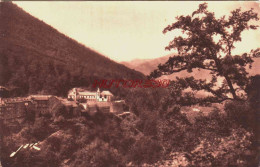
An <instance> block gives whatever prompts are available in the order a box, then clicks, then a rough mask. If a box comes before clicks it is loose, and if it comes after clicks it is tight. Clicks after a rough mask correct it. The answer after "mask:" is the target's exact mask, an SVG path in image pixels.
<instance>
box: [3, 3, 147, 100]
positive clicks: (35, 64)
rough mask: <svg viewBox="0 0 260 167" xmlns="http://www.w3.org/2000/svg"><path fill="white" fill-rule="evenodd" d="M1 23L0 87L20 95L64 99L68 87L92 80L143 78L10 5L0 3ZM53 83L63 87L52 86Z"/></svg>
mask: <svg viewBox="0 0 260 167" xmlns="http://www.w3.org/2000/svg"><path fill="white" fill-rule="evenodd" d="M0 22H1V28H0V34H1V36H0V40H1V44H0V60H1V63H0V77H1V78H2V79H1V81H0V85H3V86H16V87H20V88H22V89H24V91H23V93H22V94H26V93H37V92H40V91H43V92H45V93H53V94H63V95H65V92H66V91H68V90H69V89H70V88H71V87H74V86H89V85H91V83H92V82H93V80H94V79H144V78H145V76H144V75H143V74H142V73H141V72H138V71H135V70H132V69H129V68H128V67H126V66H124V65H122V64H119V63H117V62H115V61H114V60H111V59H109V58H108V57H105V56H104V55H102V54H100V53H98V52H97V51H94V50H92V49H90V48H88V47H86V46H84V45H83V44H81V43H79V42H77V41H75V40H74V39H72V38H70V37H68V36H66V35H64V34H62V33H60V32H59V31H58V30H56V29H55V28H53V27H51V26H50V25H48V24H46V23H44V22H43V21H40V20H39V19H38V18H36V17H34V16H31V15H30V14H28V13H27V12H25V11H23V10H22V9H21V8H19V7H18V6H17V5H15V4H13V3H11V2H1V3H0ZM23 75H24V76H23ZM55 79H57V80H58V82H61V83H62V82H63V83H64V84H63V83H62V85H61V83H55V82H56V81H55ZM47 81H48V83H47ZM33 82H36V84H35V83H33ZM34 85H37V86H34ZM45 85H47V86H45ZM49 85H50V86H49ZM47 87H52V88H51V89H52V90H49V88H47ZM62 87H63V88H64V91H62V90H61V89H62ZM53 89H60V90H58V91H53Z"/></svg>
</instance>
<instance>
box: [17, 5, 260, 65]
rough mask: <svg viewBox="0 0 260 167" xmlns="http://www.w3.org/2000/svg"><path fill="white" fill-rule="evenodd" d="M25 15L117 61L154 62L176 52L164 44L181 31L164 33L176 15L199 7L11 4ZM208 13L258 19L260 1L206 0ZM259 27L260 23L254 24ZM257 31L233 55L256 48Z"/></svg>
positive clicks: (259, 40)
mask: <svg viewBox="0 0 260 167" xmlns="http://www.w3.org/2000/svg"><path fill="white" fill-rule="evenodd" d="M13 3H15V4H17V5H18V6H19V7H21V8H22V9H24V10H25V11H26V12H28V13H30V14H31V15H33V16H35V17H36V18H38V19H40V20H42V21H44V22H45V23H47V24H49V25H51V26H52V27H54V28H55V29H57V30H58V31H60V32H61V33H63V34H65V35H67V36H69V37H71V38H73V39H75V40H77V41H78V42H79V43H81V44H84V45H85V46H87V47H89V48H91V49H93V50H95V51H97V52H99V53H101V54H103V55H105V56H106V57H109V58H110V59H112V60H115V61H117V62H121V61H130V60H134V59H153V58H157V57H161V56H165V55H168V54H170V53H173V52H174V51H165V49H164V48H165V46H167V45H168V43H169V42H170V41H171V40H172V39H173V38H174V37H175V36H176V35H179V32H170V33H167V34H163V33H162V30H163V29H164V28H165V27H166V26H167V25H169V24H171V23H173V22H174V21H175V17H176V16H179V15H189V14H191V13H192V12H193V11H194V10H196V9H197V8H198V5H199V4H200V3H202V2H201V1H200V2H197V1H189V2H188V1H184V2H181V1H176V2H174V1H165V2H158V1H156V2H154V1H153V2H148V1H146V2H144V1H118V2H116V1H110V2H105V1H103V2H102V1H76V2H75V1H67V2H66V1H52V2H51V1H35V2H33V1H15V2H13ZM207 3H208V10H209V11H213V12H215V15H216V17H220V16H223V15H228V14H229V13H230V11H231V10H234V9H236V8H239V7H241V9H242V10H248V9H250V8H254V10H255V11H256V12H258V13H259V14H258V15H259V17H260V3H259V1H258V2H257V1H255V2H243V1H229V2H227V1H219V2H217V1H209V2H207ZM257 24H258V25H260V23H259V21H258V22H257ZM259 44H260V31H259V29H258V30H257V31H246V32H243V33H242V42H241V43H238V44H236V45H235V46H236V47H237V48H236V50H235V51H234V52H233V53H238V54H239V53H241V52H246V51H250V50H251V49H255V48H257V47H259Z"/></svg>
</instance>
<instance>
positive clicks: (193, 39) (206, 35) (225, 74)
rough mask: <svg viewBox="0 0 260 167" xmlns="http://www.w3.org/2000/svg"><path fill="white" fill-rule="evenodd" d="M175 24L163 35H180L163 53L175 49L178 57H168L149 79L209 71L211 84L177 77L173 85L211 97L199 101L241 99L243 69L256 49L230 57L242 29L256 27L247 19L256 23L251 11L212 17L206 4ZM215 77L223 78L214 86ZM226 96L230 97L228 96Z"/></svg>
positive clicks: (246, 80) (254, 15) (243, 78)
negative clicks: (170, 32) (177, 33)
mask: <svg viewBox="0 0 260 167" xmlns="http://www.w3.org/2000/svg"><path fill="white" fill-rule="evenodd" d="M176 19H177V21H176V22H174V23H173V24H172V25H168V26H167V27H166V28H165V29H164V30H163V33H167V32H169V31H173V30H182V35H181V36H178V37H175V38H174V39H173V40H172V41H171V42H170V43H169V45H168V46H166V47H165V49H166V50H172V49H177V51H178V54H177V55H176V56H173V57H170V58H169V60H168V61H167V62H166V63H165V64H160V65H159V66H158V69H156V70H155V71H153V72H152V73H151V74H150V76H149V77H153V78H158V77H160V76H162V75H170V74H172V73H177V72H181V71H185V70H187V71H188V72H192V70H193V69H196V68H198V69H203V70H208V71H210V74H211V75H212V78H211V81H210V82H207V81H206V80H201V79H195V78H194V77H186V78H181V79H180V78H177V81H176V82H175V84H177V85H178V86H179V87H181V88H182V89H185V88H188V87H190V88H192V89H193V90H196V91H199V90H204V91H207V92H210V93H211V94H212V95H211V96H208V97H207V98H204V99H203V100H206V99H207V100H210V101H211V102H222V101H224V100H227V99H233V100H242V99H244V98H245V94H244V93H242V94H241V93H240V92H241V91H242V92H244V90H245V88H246V85H247V82H248V76H247V74H248V73H247V71H246V67H247V66H248V65H249V68H251V64H252V62H253V59H252V58H253V57H256V56H259V53H260V49H259V48H258V49H255V50H251V52H250V53H243V54H242V55H233V54H232V51H233V49H234V48H235V47H234V44H235V43H236V42H239V41H241V33H242V32H243V31H244V30H249V29H252V30H255V29H257V28H258V26H257V25H253V24H251V23H250V21H251V20H259V18H258V16H257V13H255V12H254V11H253V9H251V10H248V11H245V12H242V11H241V9H236V10H234V11H232V12H231V15H230V16H229V17H228V18H226V17H225V16H223V17H221V18H219V19H218V18H216V17H215V15H214V13H213V12H209V11H208V10H207V3H203V4H200V5H199V8H198V9H197V10H196V11H194V12H193V13H192V14H191V15H187V16H183V15H182V16H179V17H177V18H176ZM218 77H222V78H223V82H222V84H221V86H216V83H217V79H218ZM228 94H230V96H228Z"/></svg>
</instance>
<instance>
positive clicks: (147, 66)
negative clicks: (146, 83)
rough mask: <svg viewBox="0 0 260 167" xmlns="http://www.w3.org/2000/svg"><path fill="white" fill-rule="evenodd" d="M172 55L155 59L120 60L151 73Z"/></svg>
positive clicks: (144, 72) (130, 66)
mask: <svg viewBox="0 0 260 167" xmlns="http://www.w3.org/2000/svg"><path fill="white" fill-rule="evenodd" d="M170 56H173V54H170V55H167V56H163V57H159V58H155V59H134V60H132V61H129V62H126V61H123V62H120V63H121V64H124V65H125V66H127V67H129V68H131V69H135V70H137V71H140V72H142V73H143V74H145V75H149V74H150V73H151V72H152V71H153V70H155V69H156V68H157V66H158V65H159V64H160V63H165V62H166V61H167V60H168V59H169V57H170Z"/></svg>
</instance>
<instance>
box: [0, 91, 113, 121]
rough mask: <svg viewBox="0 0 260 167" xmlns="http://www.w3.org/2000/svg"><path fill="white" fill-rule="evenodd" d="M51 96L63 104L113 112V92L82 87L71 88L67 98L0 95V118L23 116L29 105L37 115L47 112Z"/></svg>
mask: <svg viewBox="0 0 260 167" xmlns="http://www.w3.org/2000/svg"><path fill="white" fill-rule="evenodd" d="M0 94H1V89H0ZM51 98H55V99H56V100H58V101H60V102H61V103H62V104H64V105H65V106H72V107H78V106H82V107H83V109H84V110H85V111H86V110H90V109H91V108H93V107H94V108H95V107H100V108H103V109H106V110H107V111H109V112H113V103H112V99H113V94H112V93H111V92H110V91H107V90H105V91H100V90H99V89H97V91H94V92H91V91H88V90H85V89H82V88H73V89H72V90H70V91H69V93H68V97H67V99H64V98H61V97H56V96H52V95H30V96H28V97H14V98H6V97H2V96H0V119H4V120H6V119H11V118H19V117H23V116H24V115H25V114H26V111H27V109H28V108H30V107H33V108H34V109H35V111H37V115H39V114H44V113H46V112H49V111H48V110H49V102H50V99H51Z"/></svg>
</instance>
